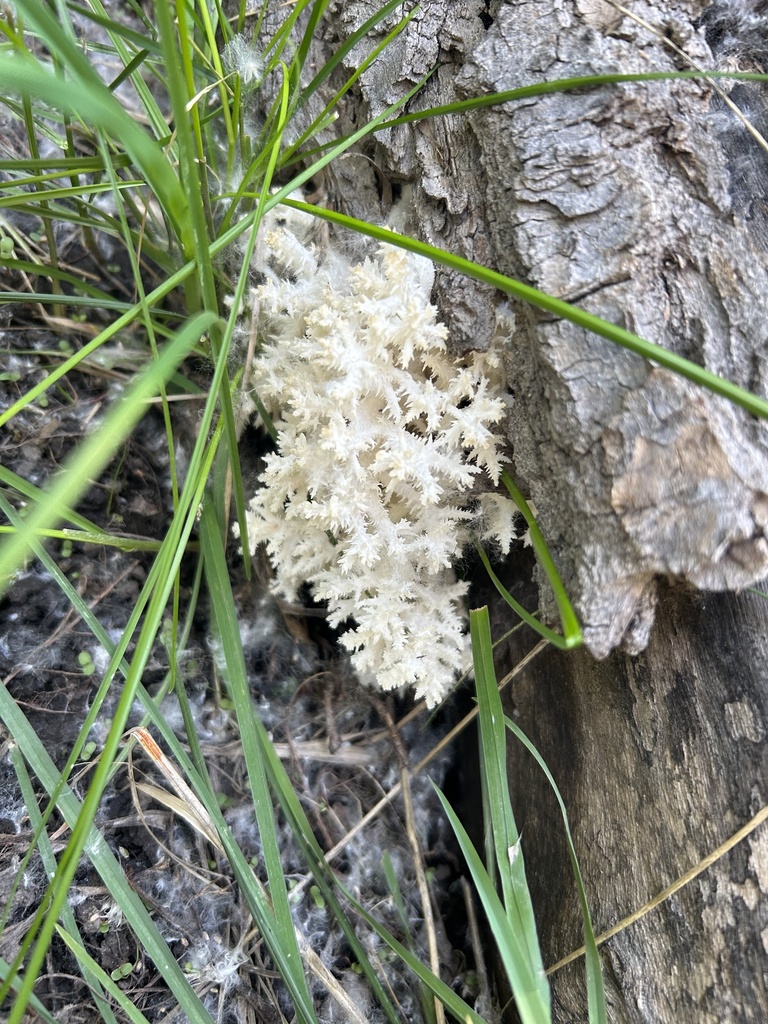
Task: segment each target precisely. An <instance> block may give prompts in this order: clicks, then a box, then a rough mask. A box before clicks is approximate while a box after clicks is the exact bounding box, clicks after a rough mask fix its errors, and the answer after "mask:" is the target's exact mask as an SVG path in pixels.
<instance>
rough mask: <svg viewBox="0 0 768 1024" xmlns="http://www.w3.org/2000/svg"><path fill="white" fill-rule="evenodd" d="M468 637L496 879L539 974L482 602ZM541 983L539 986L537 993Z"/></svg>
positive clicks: (541, 966)
mask: <svg viewBox="0 0 768 1024" xmlns="http://www.w3.org/2000/svg"><path fill="white" fill-rule="evenodd" d="M469 629H470V636H471V639H472V661H473V665H474V671H475V686H476V688H477V706H478V718H479V728H480V772H481V775H482V779H483V791H484V793H486V794H487V803H488V812H489V819H488V820H487V821H486V830H487V831H489V832H490V835H491V840H492V845H493V848H494V855H495V859H496V871H497V872H498V876H499V878H500V879H501V890H502V895H503V902H504V907H505V909H506V912H507V916H508V918H509V923H510V925H511V927H512V929H513V931H514V932H515V933H516V934H518V935H519V936H520V937H521V938H522V939H523V940H524V942H525V944H526V946H527V949H528V959H529V962H530V965H531V973H532V974H533V975H534V976H535V977H539V976H543V975H544V964H543V962H542V959H541V951H540V949H539V939H538V935H537V933H536V921H535V919H534V916H533V905H532V904H531V897H530V893H529V892H528V883H527V882H526V879H525V861H524V858H523V853H522V849H521V848H520V836H519V834H518V831H517V826H516V824H515V819H514V815H513V813H512V802H511V800H510V796H509V782H508V780H507V736H506V731H505V729H504V711H503V709H502V706H501V697H500V696H499V691H498V689H497V683H496V672H495V669H494V665H493V641H492V639H491V626H490V619H489V616H488V609H487V608H479V609H473V610H472V611H470V613H469ZM489 875H491V876H492V875H493V872H492V871H491V870H490V865H489ZM544 988H546V992H547V998H548V991H549V990H548V987H546V986H543V987H542V991H541V994H542V997H544Z"/></svg>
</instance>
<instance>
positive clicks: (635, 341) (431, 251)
mask: <svg viewBox="0 0 768 1024" xmlns="http://www.w3.org/2000/svg"><path fill="white" fill-rule="evenodd" d="M281 199H282V202H284V203H285V205H286V206H291V207H293V208H294V209H296V210H302V211H304V212H305V213H309V214H311V215H312V216H313V217H319V218H320V219H321V220H327V221H330V222H331V223H332V224H338V225H340V226H341V227H345V228H349V229H350V230H351V231H356V232H358V233H359V234H362V235H367V236H368V237H369V238H375V239H376V240H377V241H379V242H388V243H389V244H390V245H396V246H399V247H400V248H401V249H405V250H406V251H407V252H414V253H416V254H417V255H419V256H426V257H427V259H429V260H431V261H432V262H433V263H439V264H440V265H441V266H444V267H449V268H450V269H451V270H456V271H458V272H459V273H460V274H464V275H465V276H466V277H471V278H473V279H474V280H475V281H481V282H482V283H483V284H488V285H490V286H491V287H492V288H498V289H499V290H500V291H503V292H506V293H507V294H508V295H512V296H514V297H515V298H516V299H520V300H521V301H523V302H527V303H529V305H532V306H536V307H537V308H538V309H543V310H544V311H545V312H547V313H551V314H552V315H553V316H556V317H559V318H562V319H564V320H570V321H571V323H574V324H576V326H577V327H583V328H584V330H586V331H591V332H592V333H593V334H598V335H600V336H601V337H603V338H607V339H608V340H609V341H612V342H615V344H617V345H621V346H622V348H626V349H629V351H630V352H634V353H636V354H637V355H639V356H642V357H643V358H644V359H650V360H653V361H654V362H656V363H658V364H659V365H660V366H664V367H666V368H667V369H668V370H672V371H673V372H674V373H678V374H680V376H681V377H686V378H687V379H688V380H692V381H693V382H694V383H695V384H700V385H701V386H702V387H705V388H707V389H708V390H709V391H712V392H714V393H715V394H717V395H721V396H722V397H723V398H727V399H728V400H729V401H731V402H735V403H736V405H740V406H741V407H742V408H743V409H746V410H747V412H749V413H751V414H752V415H753V416H758V417H760V418H761V419H768V401H766V400H765V399H764V398H759V397H758V396H757V395H754V394H752V393H751V392H749V391H745V390H744V388H740V387H738V386H737V385H736V384H732V383H731V382H730V381H728V380H725V379H724V378H723V377H720V376H718V375H717V374H716V373H712V372H711V371H710V370H705V369H704V368H703V367H701V366H696V364H695V363H692V362H690V361H689V360H688V359H684V358H683V357H682V356H678V355H676V354H675V353H674V352H670V351H668V349H665V348H662V347H661V346H660V345H654V344H653V343H652V342H650V341H646V340H645V338H641V337H640V336H639V335H637V334H633V333H632V332H631V331H626V330H624V328H623V327H618V326H617V325H616V324H611V323H609V322H608V321H607V320H602V319H601V318H600V317H597V316H594V315H593V314H592V313H587V312H586V310H584V309H581V308H580V307H579V306H573V305H571V304H570V303H568V302H563V300H562V299H556V298H555V297H554V296H552V295H547V293H546V292H542V291H539V290H538V288H533V287H531V285H527V284H523V282H522V281H516V280H515V279H514V278H511V277H506V276H505V275H504V274H499V273H498V272H497V271H495V270H489V269H488V268H487V267H481V266H480V265H479V264H478V263H473V262H472V261H471V260H466V259H464V258H463V257H462V256H454V255H452V254H451V253H449V252H446V251H445V250H444V249H439V248H437V246H434V245H429V244H428V243H427V242H419V241H417V239H415V238H409V237H408V236H406V235H399V234H397V232H395V231H390V230H389V229H387V228H382V227H378V226H377V225H375V224H369V223H368V222H367V221H361V220H357V219H356V218H354V217H347V216H346V215H345V214H343V213H337V212H336V211H335V210H326V209H323V208H322V207H319V206H311V205H310V204H309V203H302V202H298V201H297V200H293V199H288V198H287V196H286V197H285V198H282V197H281Z"/></svg>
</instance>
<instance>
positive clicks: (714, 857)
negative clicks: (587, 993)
mask: <svg viewBox="0 0 768 1024" xmlns="http://www.w3.org/2000/svg"><path fill="white" fill-rule="evenodd" d="M766 819H768V804H767V805H766V806H765V807H763V808H762V809H761V810H759V811H758V812H757V814H756V815H755V816H754V818H751V819H750V820H749V821H748V822H747V824H746V825H744V826H742V828H740V829H739V830H738V832H734V833H733V835H732V836H731V837H730V838H729V839H726V841H725V842H724V843H722V844H721V845H720V846H718V847H717V849H716V850H713V851H712V853H710V854H708V855H707V856H706V857H705V858H704V859H703V860H700V861H699V863H698V864H697V865H696V866H695V867H692V868H691V869H690V870H689V871H686V872H685V874H684V875H680V877H679V878H677V879H676V880H675V881H674V882H673V883H672V884H671V885H668V886H667V888H666V889H662V891H661V892H660V893H659V894H658V896H654V897H653V899H651V900H648V902H647V903H644V904H643V905H642V907H639V908H638V909H637V910H635V911H634V912H633V913H631V914H630V915H629V916H628V917H625V918H624V920H623V921H619V923H618V924H616V925H614V926H613V928H609V929H608V931H606V932H603V933H602V934H601V935H598V936H597V937H596V939H595V942H596V943H597V944H598V946H600V945H602V943H604V942H607V941H608V939H610V938H612V937H613V936H614V935H618V933H619V932H623V931H624V929H625V928H629V926H630V925H632V924H634V923H635V921H639V920H640V918H641V917H645V915H646V914H649V913H650V912H651V911H652V910H654V909H655V908H656V907H658V906H659V905H660V904H661V903H663V902H664V901H665V900H668V899H669V898H670V896H674V894H675V893H676V892H679V891H680V889H682V888H684V887H685V886H686V885H688V883H689V882H692V881H693V880H694V878H698V876H699V875H700V874H702V872H704V871H706V870H707V868H709V867H712V865H713V864H714V863H715V862H716V861H718V860H720V858H721V857H723V856H725V854H726V853H728V851H729V850H732V849H733V847H734V846H738V844H739V843H740V842H741V841H742V839H746V838H747V836H748V835H750V833H752V832H754V831H755V829H756V828H758V827H759V826H760V825H762V824H763V822H764V821H765V820H766ZM583 955H584V947H583V946H580V947H579V948H578V949H576V950H574V951H573V953H569V954H568V956H564V957H563V959H562V960H558V961H557V963H556V964H553V965H552V966H551V967H550V968H548V970H547V974H554V972H555V971H559V970H560V968H561V967H565V965H566V964H569V963H571V962H572V961H573V960H578V958H579V957H580V956H583Z"/></svg>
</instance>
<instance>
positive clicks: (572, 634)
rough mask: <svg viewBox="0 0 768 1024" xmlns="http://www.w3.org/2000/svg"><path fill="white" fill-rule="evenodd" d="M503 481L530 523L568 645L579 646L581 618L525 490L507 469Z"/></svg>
mask: <svg viewBox="0 0 768 1024" xmlns="http://www.w3.org/2000/svg"><path fill="white" fill-rule="evenodd" d="M501 482H502V483H503V484H504V486H505V487H506V488H507V490H508V491H509V495H510V497H511V498H512V500H513V501H514V503H515V505H517V507H518V509H519V510H520V512H521V513H522V515H523V518H524V519H525V521H526V523H527V524H528V531H529V533H530V537H531V544H532V545H533V550H534V551H535V552H536V557H537V558H538V559H539V561H540V562H541V566H542V568H543V569H544V572H545V573H546V574H547V579H548V580H549V585H550V586H551V587H552V590H553V592H554V595H555V601H556V602H557V609H558V611H559V613H560V622H561V624H562V627H563V634H564V636H565V640H566V646H567V647H568V648H572V647H579V646H580V645H581V642H582V635H581V627H580V626H579V620H578V619H577V618H576V613H575V612H574V610H573V605H572V604H571V602H570V601H569V600H568V595H567V594H566V592H565V587H564V586H563V583H562V580H561V579H560V574H559V573H558V571H557V568H556V566H555V563H554V562H553V560H552V556H551V555H550V553H549V548H548V547H547V545H546V542H545V540H544V538H543V537H542V535H541V530H540V529H539V524H538V523H537V522H536V518H535V516H534V514H533V512H531V509H530V507H529V506H528V502H527V501H526V500H525V498H524V497H523V492H522V491H521V490H520V488H519V487H518V486H517V484H516V483H515V481H514V480H513V479H512V477H511V476H510V474H509V471H508V470H506V469H503V470H502V471H501Z"/></svg>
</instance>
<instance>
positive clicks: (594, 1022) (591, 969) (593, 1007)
mask: <svg viewBox="0 0 768 1024" xmlns="http://www.w3.org/2000/svg"><path fill="white" fill-rule="evenodd" d="M504 722H505V724H506V727H507V728H508V729H509V730H510V732H511V733H512V734H513V735H514V736H515V737H516V738H517V739H518V740H520V742H521V743H522V744H523V746H524V747H525V748H526V750H527V751H528V752H529V753H530V754H531V756H532V757H533V758H534V760H535V761H536V763H537V764H538V766H539V767H540V768H541V770H542V771H543V772H544V774H545V775H546V777H547V781H548V782H549V784H550V786H551V787H552V791H553V792H554V794H555V797H556V799H557V802H558V804H559V806H560V813H561V814H562V816H563V825H564V827H565V837H566V840H567V842H568V856H569V857H570V860H571V867H572V868H573V875H574V878H575V879H576V888H577V890H578V893H579V903H580V904H581V916H582V920H583V922H584V949H585V954H586V964H587V1000H588V1005H589V1021H590V1024H608V1016H607V1010H606V1005H605V988H604V987H603V975H602V971H601V968H600V954H599V953H598V951H597V943H596V942H595V933H594V930H593V928H592V917H591V915H590V913H589V904H588V902H587V894H586V890H585V889H584V879H583V878H582V874H581V868H580V867H579V861H578V858H577V856H576V847H575V846H574V845H573V836H572V834H571V826H570V823H569V821H568V812H567V811H566V809H565V803H564V801H563V798H562V796H561V795H560V790H559V789H558V788H557V785H556V783H555V780H554V778H553V777H552V773H551V772H550V770H549V768H548V767H547V765H546V762H545V761H544V759H543V757H542V756H541V754H540V753H539V752H538V750H537V749H536V747H534V745H533V744H532V743H531V741H530V740H529V739H528V737H527V736H526V735H525V733H524V732H523V731H522V729H520V727H519V726H517V725H515V723H514V722H513V721H512V720H511V719H510V718H507V717H505V718H504Z"/></svg>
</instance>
